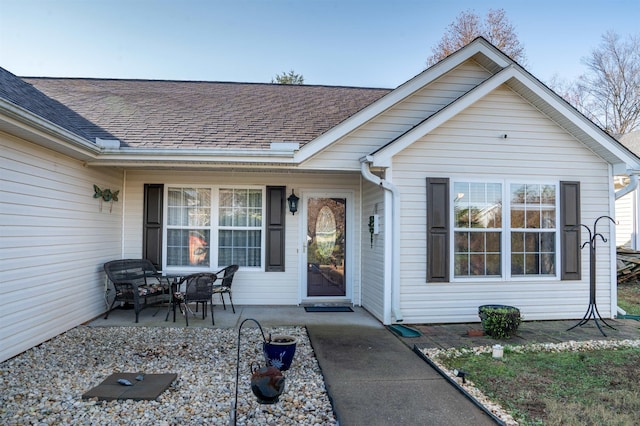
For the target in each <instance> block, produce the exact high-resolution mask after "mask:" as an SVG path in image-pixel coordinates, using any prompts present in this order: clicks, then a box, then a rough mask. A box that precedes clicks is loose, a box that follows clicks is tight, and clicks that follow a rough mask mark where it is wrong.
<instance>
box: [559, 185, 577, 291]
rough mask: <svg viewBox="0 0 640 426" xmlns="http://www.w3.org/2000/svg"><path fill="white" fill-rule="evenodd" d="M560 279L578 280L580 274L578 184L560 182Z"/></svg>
mask: <svg viewBox="0 0 640 426" xmlns="http://www.w3.org/2000/svg"><path fill="white" fill-rule="evenodd" d="M560 229H561V232H562V234H561V236H560V261H561V263H562V272H561V279H563V280H579V279H580V278H581V273H580V263H581V260H580V233H581V231H582V229H581V227H580V182H560Z"/></svg>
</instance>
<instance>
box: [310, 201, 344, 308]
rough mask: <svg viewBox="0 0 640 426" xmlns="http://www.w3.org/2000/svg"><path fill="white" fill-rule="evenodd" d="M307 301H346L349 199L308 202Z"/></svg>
mask: <svg viewBox="0 0 640 426" xmlns="http://www.w3.org/2000/svg"><path fill="white" fill-rule="evenodd" d="M306 207H307V208H306V212H307V221H306V222H307V237H306V238H307V241H306V247H307V297H344V296H346V295H347V291H346V280H345V270H346V257H345V252H346V250H345V249H346V245H345V243H346V235H347V234H346V230H347V229H346V226H347V215H346V213H347V199H346V198H320V197H319V198H315V197H309V198H308V199H307V206H306Z"/></svg>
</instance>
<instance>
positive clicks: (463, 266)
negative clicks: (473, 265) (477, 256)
mask: <svg viewBox="0 0 640 426" xmlns="http://www.w3.org/2000/svg"><path fill="white" fill-rule="evenodd" d="M455 275H456V276H457V277H463V276H467V275H469V256H468V255H466V254H456V256H455Z"/></svg>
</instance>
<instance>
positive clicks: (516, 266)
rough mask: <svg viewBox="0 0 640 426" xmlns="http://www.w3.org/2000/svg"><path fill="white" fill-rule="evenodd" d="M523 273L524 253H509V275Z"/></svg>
mask: <svg viewBox="0 0 640 426" xmlns="http://www.w3.org/2000/svg"><path fill="white" fill-rule="evenodd" d="M523 273H524V254H512V255H511V275H522V274H523Z"/></svg>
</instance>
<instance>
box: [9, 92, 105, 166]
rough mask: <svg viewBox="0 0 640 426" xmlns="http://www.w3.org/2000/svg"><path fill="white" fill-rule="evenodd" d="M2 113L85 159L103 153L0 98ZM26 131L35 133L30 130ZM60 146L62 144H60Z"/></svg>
mask: <svg viewBox="0 0 640 426" xmlns="http://www.w3.org/2000/svg"><path fill="white" fill-rule="evenodd" d="M0 112H1V113H2V114H3V115H5V116H7V117H9V118H10V119H12V120H15V121H16V122H18V123H22V124H26V125H27V126H30V127H31V128H33V129H35V130H36V131H39V132H42V133H44V134H46V135H48V136H53V137H56V138H58V139H59V140H61V141H63V143H64V144H67V146H65V147H64V148H66V149H67V150H72V151H74V152H76V153H81V155H82V156H83V157H84V158H87V157H95V155H97V154H98V153H100V151H101V149H100V148H99V147H98V146H96V144H95V143H93V142H92V141H90V140H87V139H85V138H83V137H81V136H79V135H77V134H75V133H73V132H72V131H69V130H67V129H65V128H64V127H61V126H59V125H57V124H55V123H52V122H51V121H48V120H47V119H44V118H42V117H40V116H39V115H37V114H34V113H32V112H31V111H29V110H27V109H25V108H22V107H20V106H18V105H16V104H14V103H12V102H10V101H7V100H5V99H2V98H0ZM7 124H9V123H7ZM26 131H31V132H32V133H33V131H32V130H30V129H27V130H26ZM58 145H62V144H60V143H58Z"/></svg>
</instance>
